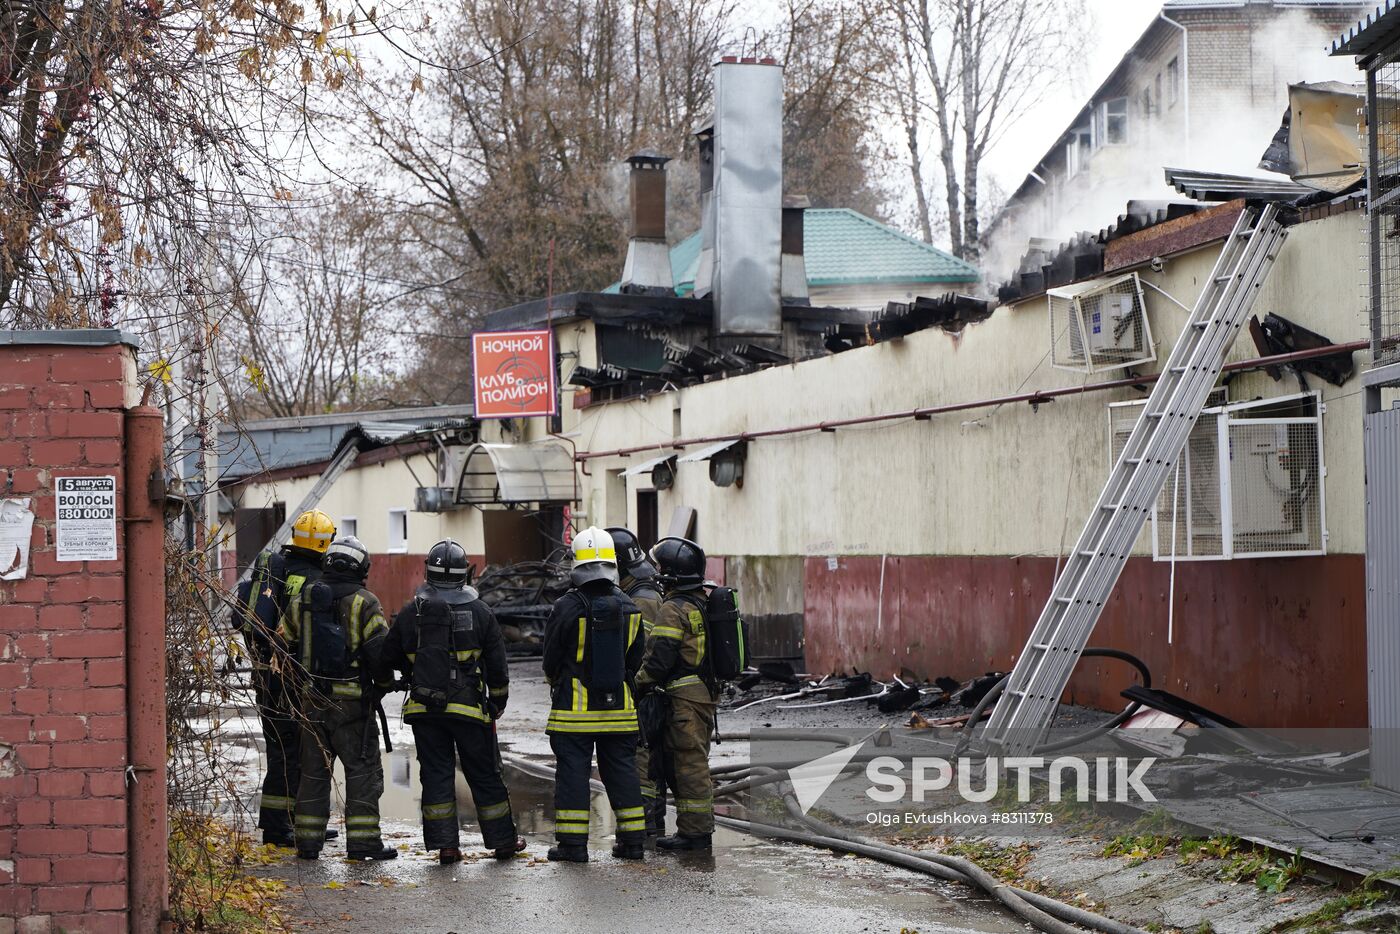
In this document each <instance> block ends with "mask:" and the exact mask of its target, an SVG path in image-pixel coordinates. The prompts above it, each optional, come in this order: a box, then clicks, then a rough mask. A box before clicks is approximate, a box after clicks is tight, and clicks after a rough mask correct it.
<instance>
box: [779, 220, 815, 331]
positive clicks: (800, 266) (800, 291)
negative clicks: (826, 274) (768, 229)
mask: <svg viewBox="0 0 1400 934" xmlns="http://www.w3.org/2000/svg"><path fill="white" fill-rule="evenodd" d="M811 206H812V200H811V199H810V198H808V197H807V196H806V195H788V196H787V197H785V198H783V270H782V290H781V293H782V296H783V304H785V305H787V304H793V305H810V304H811V299H810V298H809V297H808V295H807V257H806V238H807V230H806V217H807V209H808V208H810V207H811Z"/></svg>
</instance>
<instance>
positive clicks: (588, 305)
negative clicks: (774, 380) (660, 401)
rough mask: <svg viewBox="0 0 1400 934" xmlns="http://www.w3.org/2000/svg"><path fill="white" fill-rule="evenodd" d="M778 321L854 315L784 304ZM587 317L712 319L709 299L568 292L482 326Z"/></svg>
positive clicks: (605, 320) (670, 324)
mask: <svg viewBox="0 0 1400 934" xmlns="http://www.w3.org/2000/svg"><path fill="white" fill-rule="evenodd" d="M782 314H783V321H784V322H793V323H795V324H796V325H797V327H799V328H801V329H803V330H812V331H823V330H825V329H826V328H828V327H830V326H831V325H832V324H835V323H838V322H841V321H846V320H852V319H853V318H854V317H859V316H860V312H858V311H855V310H854V309H850V308H826V307H814V306H811V305H784V306H783V310H782ZM577 318H587V319H589V320H591V321H596V322H598V323H599V324H616V325H631V326H636V325H642V326H647V327H652V328H658V329H665V328H675V327H685V326H691V327H706V328H708V327H709V326H710V325H711V323H712V322H713V321H714V304H713V303H712V302H711V301H710V300H709V299H708V298H689V297H687V298H678V297H675V296H669V295H628V294H621V293H615V292H568V293H565V294H563V295H556V296H554V297H553V298H551V299H547V300H546V299H536V300H535V301H532V302H524V303H522V304H519V305H512V306H511V307H509V308H502V309H500V310H499V311H493V312H491V313H490V314H488V315H487V316H486V322H485V323H486V327H487V328H488V329H490V330H493V331H511V330H518V329H520V328H532V327H541V326H544V325H546V324H549V323H550V322H553V323H555V324H559V323H561V322H564V321H569V320H573V319H577Z"/></svg>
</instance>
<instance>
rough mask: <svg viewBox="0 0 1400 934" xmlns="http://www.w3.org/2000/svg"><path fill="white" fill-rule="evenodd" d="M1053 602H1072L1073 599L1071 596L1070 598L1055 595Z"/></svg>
mask: <svg viewBox="0 0 1400 934" xmlns="http://www.w3.org/2000/svg"><path fill="white" fill-rule="evenodd" d="M1055 602H1056V603H1073V602H1074V600H1073V598H1071V597H1056V598H1055Z"/></svg>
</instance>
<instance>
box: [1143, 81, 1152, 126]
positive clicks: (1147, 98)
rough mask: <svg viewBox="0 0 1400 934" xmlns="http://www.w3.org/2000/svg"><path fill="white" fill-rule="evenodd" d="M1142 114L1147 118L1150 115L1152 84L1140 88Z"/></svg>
mask: <svg viewBox="0 0 1400 934" xmlns="http://www.w3.org/2000/svg"><path fill="white" fill-rule="evenodd" d="M1142 116H1143V119H1144V120H1145V119H1147V118H1148V117H1150V116H1152V86H1151V85H1148V86H1147V87H1145V88H1143V89H1142Z"/></svg>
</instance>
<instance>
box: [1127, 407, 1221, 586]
mask: <svg viewBox="0 0 1400 934" xmlns="http://www.w3.org/2000/svg"><path fill="white" fill-rule="evenodd" d="M1228 401H1229V396H1228V390H1227V389H1226V388H1225V387H1224V386H1220V387H1218V388H1216V389H1213V390H1211V394H1210V396H1209V398H1208V399H1207V402H1206V408H1205V410H1204V411H1203V412H1202V413H1201V417H1200V418H1199V419H1198V420H1197V422H1196V427H1195V429H1193V430H1192V432H1191V437H1190V439H1189V440H1188V441H1187V444H1186V449H1185V451H1183V453H1182V458H1181V464H1180V465H1178V467H1177V470H1176V471H1175V472H1174V473H1173V474H1172V476H1171V477H1170V478H1168V480H1167V482H1166V485H1165V486H1164V487H1163V489H1162V493H1161V495H1160V496H1159V497H1158V499H1157V506H1156V508H1155V509H1154V510H1153V513H1152V523H1151V524H1150V525H1149V526H1148V527H1147V528H1146V529H1144V530H1143V534H1144V535H1146V536H1150V539H1151V541H1152V553H1153V555H1155V556H1163V555H1165V556H1167V557H1170V556H1171V554H1172V548H1173V546H1172V539H1173V537H1175V539H1176V546H1175V553H1176V556H1177V557H1178V558H1220V557H1223V556H1224V539H1223V535H1222V533H1221V526H1220V473H1219V453H1218V441H1217V438H1218V432H1219V427H1218V419H1219V418H1220V411H1221V407H1222V406H1224V405H1225V404H1226V403H1227V402H1228ZM1146 405H1147V401H1146V400H1141V401H1136V402H1115V403H1112V404H1110V405H1109V408H1108V415H1109V430H1110V435H1111V447H1110V456H1111V458H1112V460H1113V462H1114V463H1116V462H1117V460H1118V456H1119V455H1120V454H1122V453H1123V448H1124V447H1126V446H1127V443H1128V436H1129V435H1131V434H1132V431H1133V428H1134V427H1135V426H1136V425H1137V422H1138V418H1139V417H1140V416H1141V415H1142V413H1143V411H1144V410H1145V407H1146Z"/></svg>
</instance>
